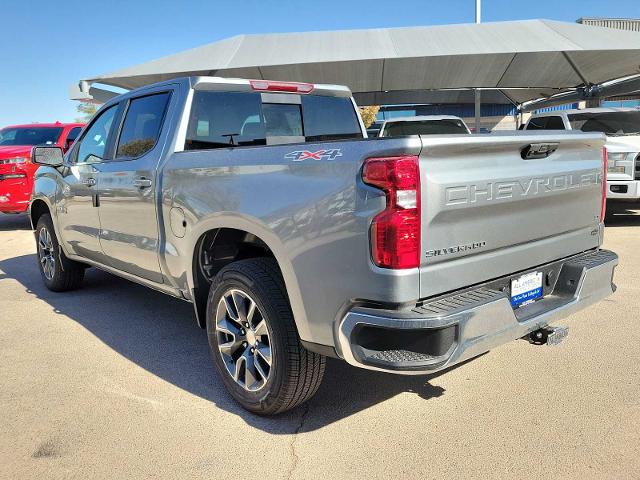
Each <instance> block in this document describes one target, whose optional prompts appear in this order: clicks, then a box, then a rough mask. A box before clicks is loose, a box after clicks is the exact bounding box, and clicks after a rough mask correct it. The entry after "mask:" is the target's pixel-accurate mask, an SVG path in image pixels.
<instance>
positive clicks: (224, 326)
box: [216, 318, 240, 339]
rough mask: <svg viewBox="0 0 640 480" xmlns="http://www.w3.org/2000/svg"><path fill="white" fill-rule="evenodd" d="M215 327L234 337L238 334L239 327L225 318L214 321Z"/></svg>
mask: <svg viewBox="0 0 640 480" xmlns="http://www.w3.org/2000/svg"><path fill="white" fill-rule="evenodd" d="M216 329H217V330H218V331H219V332H222V333H226V334H228V335H231V336H232V337H233V338H234V339H236V338H238V337H239V336H240V329H239V328H238V327H237V326H236V325H234V324H233V323H231V322H230V321H228V320H227V319H226V318H222V319H220V320H218V322H217V323H216Z"/></svg>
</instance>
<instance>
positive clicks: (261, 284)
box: [30, 77, 617, 414]
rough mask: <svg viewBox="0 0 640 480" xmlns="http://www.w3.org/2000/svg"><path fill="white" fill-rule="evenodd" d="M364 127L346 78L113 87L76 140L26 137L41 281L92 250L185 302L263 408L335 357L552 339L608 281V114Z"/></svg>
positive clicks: (608, 287) (404, 357) (277, 408)
mask: <svg viewBox="0 0 640 480" xmlns="http://www.w3.org/2000/svg"><path fill="white" fill-rule="evenodd" d="M364 137H365V130H364V125H363V123H362V121H361V119H360V117H359V115H358V112H357V109H356V108H355V103H354V102H353V100H352V98H351V93H350V91H349V90H348V89H347V88H346V87H338V86H327V85H312V84H298V83H287V82H269V81H265V80H255V81H254V80H239V79H223V78H213V77H191V78H182V79H176V80H170V81H166V82H164V83H159V84H155V85H151V86H148V87H144V88H140V89H137V90H133V91H131V92H128V93H126V94H124V95H121V96H119V97H116V98H114V99H112V100H110V101H109V102H108V103H107V104H106V105H104V106H103V107H102V108H101V110H100V111H99V112H98V113H97V114H96V115H95V117H94V118H93V120H92V121H91V123H90V124H89V125H88V126H87V127H86V129H85V130H84V132H83V134H82V135H81V136H80V137H79V139H78V141H77V142H76V143H75V145H74V146H73V147H72V149H71V150H70V151H69V152H68V153H67V154H66V157H65V158H63V152H62V150H61V149H59V148H56V147H36V148H34V151H33V153H34V161H35V162H36V163H38V164H40V165H42V166H41V167H40V168H39V169H38V171H37V173H36V182H35V187H34V193H33V200H32V203H31V210H30V212H31V221H32V224H33V227H34V229H35V231H36V240H37V251H38V260H39V261H38V265H39V266H40V269H41V273H42V279H43V281H44V283H45V285H46V286H47V287H48V288H49V289H50V290H53V291H65V290H70V289H73V288H77V287H79V286H80V284H81V282H82V279H83V275H84V271H85V268H86V267H87V266H95V267H98V268H101V269H104V270H106V271H109V272H112V273H114V274H116V275H120V276H122V277H124V278H127V279H130V280H132V281H135V282H139V283H141V284H143V285H146V286H149V287H151V288H154V289H156V290H159V291H161V292H164V293H167V294H169V295H173V296H174V297H177V298H180V299H184V300H187V301H189V302H193V304H194V309H195V316H196V319H197V323H198V325H199V326H200V327H202V328H203V329H206V332H207V335H208V339H209V345H210V348H211V354H212V356H213V360H214V363H215V365H216V367H217V370H218V372H219V373H220V375H221V377H222V379H223V381H224V384H225V385H226V387H227V388H228V390H229V392H231V395H232V396H233V397H234V398H235V399H236V400H237V401H238V402H239V403H240V404H242V405H243V406H244V407H245V408H247V409H249V410H251V411H253V412H257V413H260V414H275V413H278V412H282V411H285V410H287V409H290V408H292V407H294V406H296V405H298V404H300V403H302V402H304V401H305V400H307V399H308V398H310V397H311V396H312V395H313V394H314V392H315V391H316V390H317V388H318V386H319V384H320V381H321V379H322V376H323V373H324V368H325V357H326V356H332V357H337V358H342V359H344V360H346V361H347V362H349V363H350V364H351V365H354V366H357V367H361V368H366V369H371V370H380V371H385V372H393V373H402V374H428V373H432V372H435V371H438V370H442V369H444V368H447V367H450V366H452V365H455V364H457V363H460V362H461V361H463V360H466V359H470V358H472V357H475V356H477V355H479V354H481V353H483V352H486V351H487V350H489V349H492V348H494V347H496V346H498V345H500V344H503V343H505V342H507V341H509V340H513V339H517V338H521V337H527V338H530V340H531V341H532V342H536V343H544V342H546V341H548V342H550V343H557V342H559V341H560V340H561V339H562V338H563V337H564V336H565V335H566V329H561V328H557V327H549V326H548V325H549V323H550V322H552V321H556V320H558V319H560V318H562V317H565V316H567V315H569V314H571V313H573V312H576V311H578V310H581V309H583V308H584V307H586V306H587V305H590V304H592V303H594V302H596V301H598V300H600V299H602V298H604V297H606V296H607V295H609V294H611V293H612V291H613V288H614V287H613V284H612V278H613V270H614V267H615V266H616V264H617V256H616V255H615V254H614V253H612V252H609V251H606V250H601V249H600V245H601V243H602V235H603V231H604V229H603V223H602V220H603V216H604V201H603V199H604V187H603V167H604V165H603V156H602V147H603V145H604V136H603V135H602V134H599V133H595V134H584V133H574V134H571V133H563V134H554V133H549V132H545V133H541V134H531V135H517V134H516V133H515V132H511V134H504V135H492V136H471V135H466V136H465V135H446V136H437V135H422V136H419V137H418V136H412V137H401V138H393V137H391V138H380V139H371V140H368V141H363V139H364ZM554 149H555V150H554ZM122 313H123V315H126V314H127V312H122ZM132 321H135V319H132ZM585 348H588V346H585Z"/></svg>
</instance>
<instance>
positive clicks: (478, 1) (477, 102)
mask: <svg viewBox="0 0 640 480" xmlns="http://www.w3.org/2000/svg"><path fill="white" fill-rule="evenodd" d="M481 12H482V0H476V23H480V21H481ZM474 93H475V114H476V122H475V123H476V133H480V107H481V98H480V90H478V89H476V90H474Z"/></svg>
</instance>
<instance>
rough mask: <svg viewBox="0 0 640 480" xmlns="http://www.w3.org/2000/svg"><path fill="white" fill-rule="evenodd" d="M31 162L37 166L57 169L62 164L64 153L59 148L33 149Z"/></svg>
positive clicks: (43, 147)
mask: <svg viewBox="0 0 640 480" xmlns="http://www.w3.org/2000/svg"><path fill="white" fill-rule="evenodd" d="M31 161H32V162H33V163H35V164H37V165H47V166H48V167H59V166H61V165H62V163H63V162H64V153H63V152H62V149H61V148H60V147H51V146H46V147H45V146H42V147H33V149H32V150H31Z"/></svg>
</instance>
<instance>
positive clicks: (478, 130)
mask: <svg viewBox="0 0 640 480" xmlns="http://www.w3.org/2000/svg"><path fill="white" fill-rule="evenodd" d="M474 93H475V109H476V133H480V106H481V102H480V90H478V89H477V88H476V89H475V90H474Z"/></svg>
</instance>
